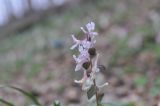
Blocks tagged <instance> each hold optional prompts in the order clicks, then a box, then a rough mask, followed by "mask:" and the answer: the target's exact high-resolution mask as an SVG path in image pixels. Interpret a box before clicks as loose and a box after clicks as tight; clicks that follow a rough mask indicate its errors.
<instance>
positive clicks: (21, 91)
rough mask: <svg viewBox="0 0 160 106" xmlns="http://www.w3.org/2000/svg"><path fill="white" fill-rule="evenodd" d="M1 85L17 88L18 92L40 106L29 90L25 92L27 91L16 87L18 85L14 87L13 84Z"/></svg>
mask: <svg viewBox="0 0 160 106" xmlns="http://www.w3.org/2000/svg"><path fill="white" fill-rule="evenodd" d="M1 87H8V88H11V89H14V90H17V91H18V92H20V93H22V94H23V95H25V96H26V97H28V98H29V99H30V100H31V101H33V103H34V104H35V105H38V106H41V104H40V103H39V102H38V100H37V98H36V97H35V96H34V95H32V93H30V92H27V91H25V90H23V89H21V88H18V87H15V86H11V85H7V86H1Z"/></svg>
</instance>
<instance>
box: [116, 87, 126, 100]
mask: <svg viewBox="0 0 160 106" xmlns="http://www.w3.org/2000/svg"><path fill="white" fill-rule="evenodd" d="M116 95H117V97H119V98H123V97H126V96H128V89H127V88H126V87H119V88H117V91H116Z"/></svg>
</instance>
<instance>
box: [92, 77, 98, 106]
mask: <svg viewBox="0 0 160 106" xmlns="http://www.w3.org/2000/svg"><path fill="white" fill-rule="evenodd" d="M93 83H94V87H95V90H96V103H97V106H99V102H98V92H97V86H96V80H95V79H94V80H93Z"/></svg>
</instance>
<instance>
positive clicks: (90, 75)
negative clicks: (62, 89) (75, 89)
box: [70, 22, 108, 106]
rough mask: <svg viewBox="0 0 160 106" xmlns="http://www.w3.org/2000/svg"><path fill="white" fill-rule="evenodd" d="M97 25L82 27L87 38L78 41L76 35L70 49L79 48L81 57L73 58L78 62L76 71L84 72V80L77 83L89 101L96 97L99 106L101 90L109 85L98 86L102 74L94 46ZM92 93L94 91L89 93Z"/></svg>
mask: <svg viewBox="0 0 160 106" xmlns="http://www.w3.org/2000/svg"><path fill="white" fill-rule="evenodd" d="M94 29H95V23H94V22H90V23H88V24H86V27H85V28H84V27H81V30H82V31H83V32H84V35H85V38H84V39H83V40H78V39H77V38H76V37H75V35H72V39H73V42H74V44H73V46H72V47H71V48H70V49H72V50H73V49H75V48H78V51H79V55H78V56H76V55H73V58H74V60H75V62H76V67H75V71H79V70H82V71H83V78H82V79H81V80H75V83H78V84H80V85H81V86H82V90H84V91H87V94H88V99H91V98H92V97H96V103H97V106H99V99H100V98H99V93H98V91H99V89H100V88H102V87H104V86H106V85H108V83H105V84H103V85H99V86H98V85H97V84H96V78H97V73H99V72H100V69H99V67H98V64H97V63H98V58H99V53H97V51H96V49H95V47H94V44H95V43H96V40H95V38H96V36H97V35H98V33H97V32H94ZM90 91H94V92H91V93H89V92H90Z"/></svg>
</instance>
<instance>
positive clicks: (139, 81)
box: [134, 76, 147, 86]
mask: <svg viewBox="0 0 160 106" xmlns="http://www.w3.org/2000/svg"><path fill="white" fill-rule="evenodd" d="M146 83H147V78H146V77H145V76H138V77H137V78H136V79H134V84H135V85H137V86H144V85H145V84H146Z"/></svg>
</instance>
